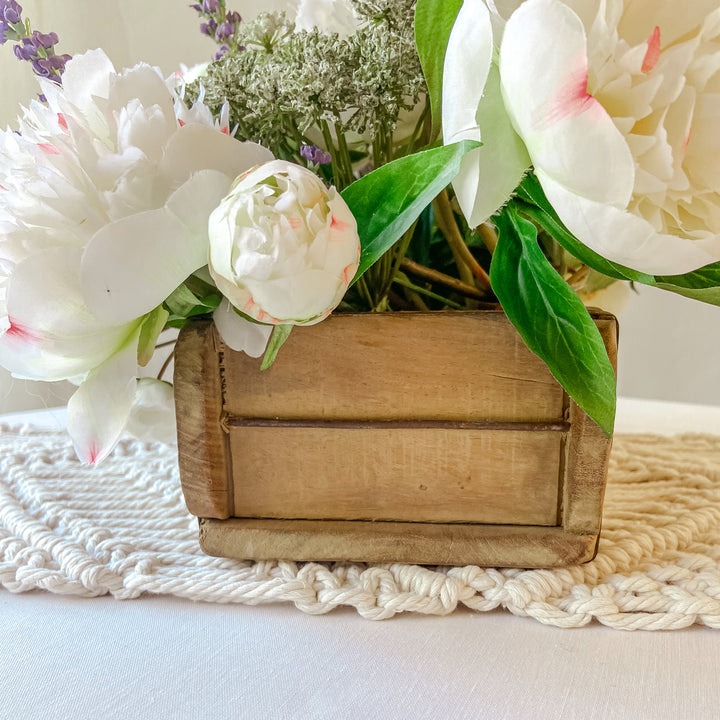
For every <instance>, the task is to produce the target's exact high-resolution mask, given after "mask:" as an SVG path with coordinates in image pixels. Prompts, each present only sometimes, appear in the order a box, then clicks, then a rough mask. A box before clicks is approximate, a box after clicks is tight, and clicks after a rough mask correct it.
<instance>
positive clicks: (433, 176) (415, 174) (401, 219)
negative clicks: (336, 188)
mask: <svg viewBox="0 0 720 720" xmlns="http://www.w3.org/2000/svg"><path fill="white" fill-rule="evenodd" d="M476 147H480V143H477V142H473V141H471V140H463V141H462V142H459V143H454V144H452V145H446V146H444V147H439V148H436V149H434V150H425V151H423V152H419V153H415V154H414V155H408V156H406V157H403V158H399V159H398V160H393V162H391V163H388V164H387V165H383V166H381V167H379V168H377V170H373V171H372V172H371V173H369V174H368V175H365V176H364V177H362V178H360V179H359V180H356V181H355V182H354V183H353V184H352V185H350V186H348V187H346V188H345V189H344V190H343V191H342V197H343V199H344V200H345V202H346V203H347V204H348V207H349V208H350V210H351V212H352V214H353V215H354V216H355V219H356V220H357V224H358V232H359V234H360V243H361V246H362V252H361V255H360V266H359V267H358V271H357V273H356V274H355V278H354V279H353V282H355V281H356V280H357V279H358V278H359V277H360V276H361V275H362V274H363V273H364V272H365V271H366V270H367V269H368V268H369V267H370V266H371V265H373V264H374V263H375V262H376V261H377V260H379V259H380V257H381V256H382V255H384V254H385V253H386V252H387V251H388V250H389V249H390V248H391V247H392V246H393V245H394V244H395V243H396V242H397V241H398V239H399V238H400V237H402V235H403V233H404V232H405V231H406V230H407V229H408V228H409V227H410V226H411V225H412V224H413V223H414V222H415V220H417V218H418V216H419V215H420V213H421V212H422V211H423V210H424V209H425V207H427V205H429V204H430V203H431V202H432V200H433V198H435V196H436V195H438V193H439V192H440V191H441V190H442V189H443V188H445V187H446V186H447V185H449V184H450V183H451V182H452V180H453V179H454V178H455V176H456V175H457V174H458V172H459V170H460V162H461V160H462V158H463V156H464V155H465V153H467V152H469V151H470V150H473V149H474V148H476Z"/></svg>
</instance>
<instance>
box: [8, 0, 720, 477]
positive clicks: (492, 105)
mask: <svg viewBox="0 0 720 720" xmlns="http://www.w3.org/2000/svg"><path fill="white" fill-rule="evenodd" d="M192 9H193V10H194V11H195V12H196V13H198V15H199V16H200V20H201V24H200V30H201V32H203V33H204V34H206V35H208V36H210V37H212V38H213V39H214V40H215V42H216V43H217V45H218V49H217V51H216V53H215V55H214V58H213V60H212V61H211V62H209V63H208V64H207V65H206V66H203V67H201V68H195V69H193V70H192V71H188V72H185V73H179V74H176V75H175V76H173V77H171V78H169V79H165V78H163V76H162V75H161V73H160V72H159V71H158V70H157V69H155V68H152V67H150V66H148V65H144V64H140V65H138V66H136V67H134V68H131V69H127V70H122V71H117V70H116V69H115V68H114V67H113V65H112V63H111V62H110V60H109V59H108V58H107V56H106V55H105V54H104V53H103V52H102V51H101V50H95V51H90V52H87V53H84V54H83V55H78V56H76V57H74V58H72V59H71V58H70V57H69V56H67V55H60V54H56V52H55V48H56V46H57V45H58V42H59V40H58V36H57V35H56V34H55V33H48V34H43V33H41V32H38V31H36V30H35V31H34V30H32V29H31V27H30V24H29V22H28V21H27V20H24V19H23V18H22V8H21V7H20V5H18V3H17V2H15V0H0V43H7V42H11V43H13V47H14V52H15V54H16V55H17V57H18V58H19V59H21V60H23V61H29V62H31V63H32V65H33V69H34V71H35V72H36V74H37V75H38V82H39V84H40V90H41V94H40V96H39V98H38V99H37V100H35V101H32V102H31V103H30V104H29V107H28V108H26V109H25V110H24V111H23V114H22V116H21V117H20V118H19V120H18V126H17V128H15V129H13V130H7V131H3V132H0V331H2V335H1V336H0V364H2V365H3V366H4V367H6V368H8V369H9V370H10V371H11V372H12V373H13V374H15V375H16V376H18V377H25V378H31V379H41V380H58V379H71V380H72V381H73V382H75V383H76V384H77V385H78V389H77V391H76V392H75V394H74V395H73V396H72V398H71V399H70V401H69V404H68V422H69V430H70V433H71V435H72V437H73V441H74V444H75V447H76V450H77V452H78V455H79V456H80V458H81V459H83V460H84V461H86V462H90V463H97V462H99V461H100V460H102V458H103V457H105V456H106V455H107V454H108V453H109V452H110V451H111V450H112V448H113V447H114V445H115V443H116V442H117V440H118V438H119V437H120V435H121V433H122V432H124V431H125V430H126V429H128V428H129V427H132V426H135V427H137V423H138V420H139V419H141V418H142V417H143V416H144V417H145V418H147V417H152V416H153V411H154V409H157V408H161V407H163V406H165V407H171V403H172V390H171V386H170V385H169V383H167V382H165V381H164V380H163V379H162V371H161V375H160V378H158V379H151V378H138V366H145V365H147V363H148V361H149V360H150V358H151V357H152V355H153V353H154V352H155V350H156V349H157V348H165V346H166V345H167V341H165V340H164V339H163V338H164V336H162V337H161V333H162V332H163V331H164V330H167V329H169V328H180V327H182V326H183V325H184V324H185V323H186V322H187V321H188V320H189V319H191V318H194V317H198V316H205V315H207V316H209V315H212V317H213V319H214V321H215V323H216V325H217V328H218V331H219V332H220V334H221V336H222V338H223V340H224V341H225V343H226V344H228V345H229V346H230V347H232V348H233V349H236V350H244V351H245V352H247V353H248V354H250V355H252V356H253V357H261V356H262V357H263V360H262V366H263V367H264V368H265V367H268V366H269V365H270V364H272V362H273V361H274V359H275V357H276V356H277V354H278V351H279V350H280V348H281V346H282V344H283V342H284V341H285V340H286V338H287V337H288V335H289V333H290V330H291V329H292V328H293V327H294V326H296V325H297V326H302V325H309V324H313V323H316V322H320V321H322V320H323V319H325V318H326V317H327V316H328V315H329V314H330V313H331V312H332V311H333V310H335V311H336V312H342V311H368V312H380V311H387V312H394V311H398V310H409V309H418V310H448V309H450V310H462V309H473V308H478V307H485V306H486V305H487V304H488V303H498V302H499V303H500V305H501V306H502V308H503V309H504V311H505V313H506V314H507V316H508V317H509V319H510V320H511V321H512V323H513V324H514V325H515V327H516V328H517V329H518V331H519V332H520V334H521V336H522V337H523V339H524V341H525V342H526V344H527V345H528V347H529V348H530V349H531V350H532V351H533V352H535V353H536V354H537V355H539V356H540V357H541V358H542V359H543V360H544V361H545V362H546V363H547V365H548V367H549V368H550V370H551V371H552V373H553V374H554V376H555V377H556V378H557V379H558V381H559V382H560V383H561V384H562V385H563V386H564V387H565V389H566V390H567V391H568V393H569V394H570V395H571V396H572V397H573V398H574V399H575V400H576V401H577V402H578V404H579V405H580V406H581V407H582V408H583V409H584V410H585V411H586V412H587V413H588V414H589V415H590V416H591V417H592V418H593V419H594V420H595V421H596V422H597V423H598V424H599V425H600V426H601V427H602V428H603V429H604V430H605V431H606V432H607V433H610V432H612V426H613V419H614V410H615V377H614V372H613V369H612V367H611V364H610V361H609V360H608V358H607V355H606V352H605V349H604V345H603V343H602V340H601V338H600V335H599V333H598V331H597V328H596V327H595V324H594V322H593V320H592V318H591V317H590V315H589V314H588V311H587V309H586V307H585V302H587V303H592V302H594V301H595V300H596V299H597V294H598V292H600V291H604V290H606V289H607V288H610V287H611V286H612V287H619V285H617V284H616V283H618V282H625V283H643V284H647V285H652V286H655V287H659V288H664V289H667V290H670V291H672V292H676V293H680V294H682V295H685V296H687V297H691V298H696V299H698V300H701V301H704V302H710V303H714V304H720V262H719V261H720V142H719V141H718V138H720V103H719V102H718V98H719V97H720V9H718V8H714V7H712V4H710V5H707V4H703V3H700V2H693V3H691V4H690V5H689V6H686V7H685V6H684V7H683V8H682V11H681V12H680V11H678V9H677V5H675V4H673V3H672V2H671V0H663V1H662V2H659V3H655V4H653V5H652V7H650V6H646V5H645V4H642V3H640V4H638V3H631V2H629V0H607V2H603V3H599V4H597V5H595V4H592V3H590V4H588V3H584V2H580V0H563V1H561V0H525V1H524V2H522V1H520V0H504V1H503V2H500V1H499V0H498V1H495V2H494V1H493V0H464V2H463V1H462V0H417V2H416V1H415V0H300V1H299V3H298V4H297V5H296V6H295V7H292V8H291V7H288V10H287V12H281V13H261V14H260V15H259V16H258V17H257V18H256V19H254V20H252V21H250V22H244V21H243V20H242V19H241V18H240V16H239V15H238V14H237V13H236V12H232V11H230V10H228V9H227V8H226V6H225V2H224V0H203V1H202V3H198V4H195V5H193V6H192ZM584 301H585V302H584ZM297 332H302V329H300V330H298V331H297ZM135 432H139V433H141V434H142V433H143V432H145V431H143V430H142V429H140V430H137V429H136V430H135Z"/></svg>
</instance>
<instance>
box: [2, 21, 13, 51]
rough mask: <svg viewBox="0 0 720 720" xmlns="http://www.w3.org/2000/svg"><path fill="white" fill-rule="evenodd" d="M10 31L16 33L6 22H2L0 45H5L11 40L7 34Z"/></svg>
mask: <svg viewBox="0 0 720 720" xmlns="http://www.w3.org/2000/svg"><path fill="white" fill-rule="evenodd" d="M8 30H10V31H12V32H14V30H13V29H12V28H11V27H10V26H9V25H8V24H7V23H6V22H4V21H2V20H0V45H4V44H5V43H6V42H7V41H8V39H9V38H8V36H7V35H6V34H5V33H7V31H8Z"/></svg>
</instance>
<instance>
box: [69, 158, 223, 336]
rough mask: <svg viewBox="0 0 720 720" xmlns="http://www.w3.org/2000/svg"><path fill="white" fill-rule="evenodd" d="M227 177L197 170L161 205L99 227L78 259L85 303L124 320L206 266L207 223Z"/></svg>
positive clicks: (145, 310)
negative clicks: (197, 171)
mask: <svg viewBox="0 0 720 720" xmlns="http://www.w3.org/2000/svg"><path fill="white" fill-rule="evenodd" d="M230 182H231V179H230V178H228V177H227V176H226V175H224V174H223V173H220V172H217V171H213V170H203V171H202V172H199V173H197V174H196V175H194V176H193V177H192V178H191V179H190V180H189V181H188V182H187V183H185V184H184V185H183V186H182V187H180V188H179V189H178V190H177V191H176V192H175V193H174V194H173V195H171V196H170V198H169V199H168V201H167V203H166V206H165V207H164V208H160V209H159V210H150V211H148V212H144V213H139V214H137V215H132V216H130V217H126V218H123V219H121V220H118V221H116V222H114V223H111V224H109V225H106V226H105V227H103V228H102V229H100V230H99V231H98V232H97V233H96V234H95V236H94V237H93V239H92V240H91V241H90V243H89V244H88V246H87V248H86V250H85V254H84V256H83V260H82V274H81V278H82V287H83V293H84V295H85V299H86V302H87V304H88V307H89V308H90V309H91V310H92V311H93V312H94V313H95V314H96V315H97V316H98V317H99V318H102V319H103V320H106V321H108V322H113V323H122V322H128V321H130V320H132V319H134V318H137V317H140V316H141V315H145V314H146V313H148V312H150V311H151V310H152V309H153V308H155V307H157V306H158V305H160V303H162V302H163V301H164V300H165V299H166V298H167V297H168V296H169V295H170V293H172V291H173V290H174V289H175V288H176V287H178V285H180V283H182V282H183V281H184V280H185V279H186V278H187V277H188V276H189V275H190V274H192V273H193V272H195V270H197V269H198V268H201V267H203V266H204V265H207V254H208V236H207V221H208V217H209V215H210V212H211V211H212V210H213V209H214V208H215V206H216V205H217V204H218V203H219V202H220V200H222V198H223V196H224V195H225V193H226V192H227V191H228V189H229V187H230Z"/></svg>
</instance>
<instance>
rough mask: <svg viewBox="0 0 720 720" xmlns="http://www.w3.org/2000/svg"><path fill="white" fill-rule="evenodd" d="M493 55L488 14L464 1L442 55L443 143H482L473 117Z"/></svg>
mask: <svg viewBox="0 0 720 720" xmlns="http://www.w3.org/2000/svg"><path fill="white" fill-rule="evenodd" d="M492 54H493V36H492V26H491V24H490V13H489V12H488V9H487V7H486V5H485V3H484V2H482V0H465V2H464V3H463V5H462V7H461V8H460V12H458V15H457V18H456V19H455V24H454V25H453V28H452V31H451V33H450V38H449V40H448V44H447V49H446V51H445V64H444V66H443V91H442V126H443V140H444V142H445V144H446V145H449V144H450V143H454V142H458V141H459V140H482V139H483V138H482V137H481V128H480V127H479V126H478V123H477V119H476V117H475V115H476V112H477V107H478V103H479V102H480V98H481V97H482V95H483V92H484V89H485V82H486V81H487V77H488V73H489V72H490V64H491V62H492Z"/></svg>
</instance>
